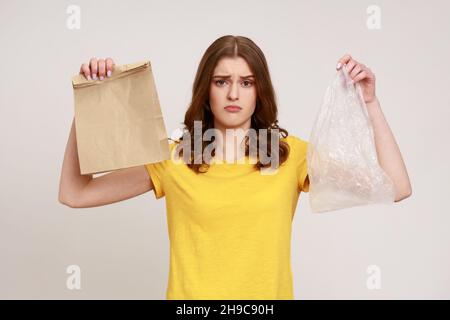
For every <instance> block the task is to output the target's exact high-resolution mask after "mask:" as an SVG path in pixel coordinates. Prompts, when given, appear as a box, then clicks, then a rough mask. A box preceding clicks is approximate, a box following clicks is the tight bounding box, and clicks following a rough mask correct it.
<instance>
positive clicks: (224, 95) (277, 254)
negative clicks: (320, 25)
mask: <svg viewBox="0 0 450 320" xmlns="http://www.w3.org/2000/svg"><path fill="white" fill-rule="evenodd" d="M344 64H346V66H347V69H348V71H349V74H350V76H351V78H352V79H353V81H354V82H357V81H359V83H360V84H361V86H362V88H363V95H364V99H365V101H366V104H367V107H368V109H369V114H370V116H371V119H372V121H373V126H374V132H375V139H376V147H377V152H378V156H379V161H380V164H381V166H382V167H383V169H384V170H385V171H386V172H387V173H388V174H389V175H390V177H391V178H392V180H393V181H394V183H395V186H396V191H397V196H396V201H400V200H401V199H404V198H406V197H408V196H409V195H410V194H411V187H410V183H409V179H408V175H407V172H406V168H405V166H404V164H403V161H402V157H401V154H400V151H399V149H398V146H397V144H396V143H395V139H394V137H393V135H392V133H391V131H390V129H389V126H388V124H387V123H386V120H385V119H384V117H383V114H382V112H381V109H380V106H379V103H378V100H377V98H376V96H375V76H374V74H373V73H372V72H371V71H370V69H368V68H367V67H366V66H364V65H363V64H360V63H358V62H357V61H356V60H354V59H353V58H352V57H351V56H349V55H346V56H344V57H342V58H341V59H340V60H339V63H338V66H337V68H338V69H339V68H340V67H341V66H342V65H344ZM113 68H114V62H113V60H112V59H106V60H96V59H91V60H90V63H89V64H83V65H82V66H81V69H80V73H82V74H84V75H85V76H86V78H88V79H93V80H97V79H99V81H102V80H103V79H104V78H105V77H108V76H110V75H111V73H112V72H113ZM275 100H276V99H275V92H274V90H273V86H272V83H271V79H270V75H269V70H268V65H267V62H266V59H265V56H264V54H263V52H262V51H261V50H260V48H259V47H258V46H257V45H256V44H255V43H254V42H253V41H251V40H250V39H248V38H245V37H241V36H231V35H228V36H224V37H221V38H219V39H217V40H216V41H214V42H213V43H212V44H211V45H210V46H209V48H208V49H207V50H206V52H205V54H204V56H203V58H202V60H201V62H200V65H199V67H198V70H197V74H196V77H195V81H194V85H193V96H192V101H191V103H190V106H189V108H188V110H187V112H186V114H185V118H184V125H185V132H186V133H189V135H185V136H183V138H181V139H180V140H179V141H175V142H171V143H170V144H169V145H170V151H171V158H170V159H169V160H165V161H162V162H158V163H153V164H147V165H145V166H140V167H133V168H128V169H122V170H117V171H113V172H111V173H108V174H106V175H103V176H99V177H96V178H93V177H92V176H91V175H81V174H80V168H79V162H78V156H77V144H76V140H75V127H74V124H73V123H72V129H71V132H70V137H69V141H68V145H67V148H66V153H65V157H64V163H63V167H62V174H61V184H60V194H59V201H60V202H61V203H63V204H65V205H68V206H70V207H73V208H86V207H95V206H101V205H106V204H110V203H114V202H117V201H121V200H125V199H129V198H131V197H134V196H137V195H140V194H142V193H144V192H147V191H149V190H153V191H154V194H155V197H156V198H157V199H159V198H161V197H163V196H165V198H166V207H167V218H168V228H169V238H170V271H169V281H168V288H167V292H166V297H167V299H293V298H294V297H293V284H292V271H291V260H290V239H291V222H292V219H293V216H294V213H295V209H296V206H297V202H298V199H299V195H300V193H301V191H303V192H308V190H309V179H308V174H307V163H306V149H307V141H304V140H302V139H300V138H297V137H295V136H290V135H288V132H287V131H286V130H285V129H282V128H279V126H278V125H277V123H278V120H277V105H276V102H275ZM195 121H200V122H199V123H200V124H201V126H200V128H201V132H206V131H207V130H209V129H213V130H216V131H217V132H219V133H222V134H221V135H220V134H219V135H218V137H217V138H216V140H215V141H214V142H215V143H216V144H215V149H214V151H213V152H212V156H213V157H212V161H209V160H208V161H206V160H205V159H200V161H198V160H199V159H198V158H197V157H195V156H194V149H195V147H194V144H195V143H199V145H200V146H201V148H202V150H203V149H205V148H206V146H207V144H209V142H208V141H205V140H204V139H202V136H199V135H198V134H197V135H195V132H194V131H195V130H194V127H195V126H194V122H195ZM227 129H228V130H229V129H236V130H241V131H243V132H245V134H246V135H245V137H244V138H242V136H241V138H238V139H237V141H235V140H236V137H235V136H234V137H232V141H230V139H229V138H228V137H229V136H227V135H226V131H227ZM259 129H261V130H267V132H268V134H267V136H257V139H258V144H259V145H266V146H272V145H273V143H271V141H273V140H271V139H272V138H273V137H274V134H276V135H277V139H276V142H277V143H276V144H275V145H276V146H277V149H276V150H275V152H273V153H271V152H270V150H272V149H270V150H269V153H271V156H273V157H275V160H277V163H278V166H277V171H276V173H275V174H262V173H263V171H264V169H266V168H267V167H268V165H269V164H267V163H265V164H263V163H262V162H261V158H260V157H259V155H257V157H256V158H254V157H252V158H251V159H250V154H249V139H247V137H248V135H247V133H249V132H250V131H251V130H256V131H258V130H259ZM280 133H281V136H280V135H279V134H280ZM189 136H190V137H191V139H190V140H188V141H187V140H186V138H189ZM221 137H222V138H221ZM224 137H225V138H224ZM196 140H197V142H196ZM198 140H200V141H198ZM181 142H183V143H184V145H185V146H186V145H189V144H190V145H191V146H192V148H191V150H190V151H186V150H189V149H181V148H180V146H181V145H182V144H183V143H181ZM234 143H237V146H238V147H239V148H237V149H238V152H237V154H236V155H234V153H232V154H233V155H234V156H233V157H232V158H231V161H230V158H229V157H228V156H229V154H230V150H231V149H232V148H233V147H234ZM180 149H181V152H180ZM187 152H189V153H187ZM180 155H183V159H184V160H183V161H182V162H180V161H175V158H176V159H178V160H179V159H180V158H179V156H180ZM186 159H189V160H192V161H186ZM215 160H218V161H215ZM221 160H223V161H221ZM250 160H254V161H250Z"/></svg>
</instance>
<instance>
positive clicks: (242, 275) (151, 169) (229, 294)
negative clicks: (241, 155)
mask: <svg viewBox="0 0 450 320" xmlns="http://www.w3.org/2000/svg"><path fill="white" fill-rule="evenodd" d="M282 140H284V141H286V142H287V143H288V144H289V146H290V154H289V158H288V160H286V162H284V163H283V164H282V165H281V166H280V167H279V168H278V170H277V172H276V173H275V174H272V175H270V174H269V175H267V174H266V175H263V174H261V173H260V171H259V170H257V169H255V168H254V164H252V163H248V162H247V163H245V164H240V163H233V162H226V161H225V160H224V163H214V164H212V165H211V166H210V167H209V170H208V171H207V172H206V173H198V174H197V173H195V172H194V171H193V170H191V169H190V168H189V167H188V166H187V165H186V164H185V163H180V161H178V162H176V161H177V160H175V161H172V160H171V159H174V154H175V150H176V148H174V147H175V146H176V145H177V143H175V142H171V143H170V144H169V145H170V150H171V159H168V160H164V161H161V162H158V163H152V164H147V165H146V168H147V171H148V173H149V175H150V177H151V179H152V182H153V185H154V189H153V190H154V194H155V197H156V198H157V199H159V198H161V197H163V196H165V198H166V209H167V223H168V229H169V240H170V270H169V279H168V287H167V291H166V298H167V299H169V300H173V299H175V300H179V299H211V300H212V299H230V300H231V299H233V300H234V299H294V297H293V283H292V271H291V256H290V251H291V245H290V242H291V224H292V219H293V217H294V213H295V209H296V207H297V202H298V199H299V195H300V192H301V191H303V192H308V191H309V179H308V176H307V174H308V173H307V164H306V149H307V144H308V143H307V142H306V141H304V140H301V139H299V138H297V137H295V136H288V137H286V138H282ZM246 159H248V156H247V157H246Z"/></svg>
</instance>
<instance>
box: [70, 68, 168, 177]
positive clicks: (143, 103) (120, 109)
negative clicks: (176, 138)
mask: <svg viewBox="0 0 450 320" xmlns="http://www.w3.org/2000/svg"><path fill="white" fill-rule="evenodd" d="M72 86H73V92H74V99H75V129H76V137H77V146H78V158H79V161H80V171H81V174H93V173H102V172H106V171H112V170H117V169H121V168H128V167H134V166H138V165H144V164H146V163H154V162H159V161H162V160H166V159H169V158H170V155H169V143H168V136H167V132H166V128H165V124H164V119H163V116H162V113H161V109H160V105H159V99H158V94H157V92H156V86H155V81H154V78H153V74H152V70H151V65H150V61H143V62H137V63H131V64H126V65H121V66H115V68H114V70H113V73H112V75H111V77H109V78H108V77H105V79H104V80H102V81H100V80H91V81H89V80H87V79H86V78H85V77H84V75H81V74H79V75H76V76H74V77H72Z"/></svg>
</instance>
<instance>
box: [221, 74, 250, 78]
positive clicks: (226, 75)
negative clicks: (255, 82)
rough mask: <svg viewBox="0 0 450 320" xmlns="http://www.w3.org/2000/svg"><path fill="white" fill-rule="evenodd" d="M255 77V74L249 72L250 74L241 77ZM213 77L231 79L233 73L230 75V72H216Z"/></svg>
mask: <svg viewBox="0 0 450 320" xmlns="http://www.w3.org/2000/svg"><path fill="white" fill-rule="evenodd" d="M254 77H255V76H254V75H252V74H249V75H248V76H243V77H241V79H247V78H254ZM213 78H223V79H229V78H231V75H229V74H216V75H215V76H213Z"/></svg>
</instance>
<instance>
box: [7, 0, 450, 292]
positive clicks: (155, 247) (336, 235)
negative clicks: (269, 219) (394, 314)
mask: <svg viewBox="0 0 450 320" xmlns="http://www.w3.org/2000/svg"><path fill="white" fill-rule="evenodd" d="M71 4H74V5H78V6H80V8H81V29H80V30H69V29H68V28H67V27H66V20H67V18H68V16H69V15H68V14H67V13H66V9H67V6H68V5H71ZM372 4H375V5H378V6H379V7H380V8H381V29H380V30H369V29H368V28H367V27H366V20H367V18H368V14H367V13H366V8H367V7H368V6H369V5H372ZM449 12H450V4H449V2H448V1H444V0H443V1H437V0H434V1H427V2H426V1H387V0H386V1H375V2H374V1H360V0H358V1H356V0H355V1H339V2H338V1H317V0H316V1H283V2H279V1H232V0H230V1H215V0H214V1H192V0H191V1H183V2H182V1H167V2H166V1H164V2H163V1H114V2H113V1H95V2H94V1H79V0H75V1H45V2H44V1H39V2H38V1H1V2H0V38H1V43H2V49H1V50H0V57H1V65H2V68H1V76H0V88H1V89H0V106H1V116H0V122H1V125H0V134H1V137H2V139H1V146H0V150H1V160H0V161H1V163H0V165H1V168H2V170H1V184H0V188H1V190H0V197H1V198H0V199H1V201H0V210H1V214H0V298H3V299H12V298H23V299H31V298H33V299H49V298H57V299H79V298H85V299H86V298H87V299H91V298H96V299H97V298H101V299H103V298H104V299H117V298H123V299H131V298H136V299H164V298H165V290H166V285H167V275H168V268H169V260H168V254H169V251H168V250H169V243H168V235H167V224H166V216H165V202H164V201H165V200H163V199H161V200H155V198H154V195H153V192H151V193H146V194H143V195H141V196H138V197H136V198H133V199H130V200H128V201H124V202H119V203H116V204H112V205H108V206H104V207H97V208H90V209H70V208H68V207H65V206H63V205H61V204H59V203H58V201H57V195H58V186H59V177H60V170H61V165H62V160H63V155H64V150H65V146H66V143H67V138H68V134H69V129H70V125H71V122H72V117H73V95H72V87H71V82H70V78H71V76H73V75H74V74H77V73H78V71H79V67H80V65H81V63H82V62H87V61H88V60H89V58H90V57H106V56H111V57H113V58H114V59H115V61H116V63H118V64H122V63H131V62H136V61H141V60H144V59H149V60H151V62H152V66H153V72H154V76H155V79H156V86H157V88H158V93H159V97H160V102H161V106H162V111H163V115H164V117H165V122H166V125H167V131H168V132H169V134H170V133H171V132H172V131H173V130H174V129H175V128H177V127H178V126H179V124H180V122H181V121H182V120H183V116H184V112H185V110H186V108H187V104H188V102H189V99H190V95H191V86H192V83H193V80H194V75H195V71H196V68H197V65H198V63H199V61H200V58H201V56H202V54H203V53H204V51H205V50H206V48H207V47H208V46H209V45H210V43H211V42H212V41H214V40H215V39H216V38H218V37H219V36H222V35H226V34H234V35H243V36H247V37H249V38H251V39H252V40H253V41H255V42H256V43H257V44H258V45H259V46H260V47H261V49H262V50H263V51H264V53H265V55H266V58H267V60H268V63H269V67H270V71H271V75H272V78H273V82H274V86H275V89H276V92H277V96H278V103H279V111H280V117H279V119H280V125H281V126H282V127H283V128H286V129H288V131H289V133H290V134H293V135H296V136H298V137H300V138H303V139H306V140H307V139H308V138H309V132H310V130H311V128H312V124H313V121H314V119H315V116H316V112H317V110H318V108H319V106H320V104H321V102H322V98H323V94H324V92H325V89H326V87H327V85H328V83H329V81H330V80H331V79H332V77H333V76H334V73H335V69H334V67H335V64H336V62H337V60H338V59H339V58H340V57H341V56H342V55H344V54H345V53H350V54H352V55H353V56H354V58H355V59H356V60H358V61H360V62H363V63H365V64H367V65H369V66H370V68H371V69H372V70H373V71H374V73H375V74H376V76H377V95H378V97H379V100H380V102H381V106H382V110H383V112H384V114H385V116H386V118H387V120H388V122H389V124H390V126H391V129H392V130H393V132H394V135H395V137H396V140H397V142H398V144H399V146H400V149H401V151H402V155H403V158H404V160H405V163H406V166H407V168H408V173H409V175H410V179H411V183H412V188H413V195H412V196H411V197H410V198H408V199H406V200H405V201H402V202H399V203H396V204H394V205H392V206H384V205H378V206H368V207H359V208H352V209H347V210H339V211H335V212H330V213H324V214H312V213H311V212H310V210H309V203H308V195H307V194H302V195H301V196H300V202H299V204H298V207H297V211H296V215H295V219H294V222H293V238H292V268H293V274H294V285H295V297H296V299H312V298H322V299H334V298H340V299H348V298H357V299H360V298H361V299H381V298H383V299H400V298H410V299H416V298H425V299H429V298H438V299H440V298H446V299H448V298H450V272H449V270H450V250H449V242H450V235H449V233H448V230H449V222H450V215H449V204H448V201H447V199H448V191H449V188H448V180H449V169H448V163H449V161H450V152H449V149H448V145H449V144H448V137H449V126H448V120H449V118H450V111H449V110H450V109H449V107H450V90H448V86H449V83H450V82H449V78H450V76H449V71H450V68H449V66H450V63H449V61H448V58H449V57H450V44H449V39H450V38H449V30H450V19H449ZM73 264H75V265H79V266H80V268H81V287H82V288H81V290H69V289H67V287H66V279H67V277H68V276H69V275H68V274H67V273H66V268H67V267H68V266H69V265H73ZM373 264H374V265H377V266H379V267H380V269H381V289H378V290H369V289H368V288H367V287H366V280H367V278H368V277H369V274H368V273H367V272H366V269H367V267H368V266H369V265H373Z"/></svg>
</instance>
